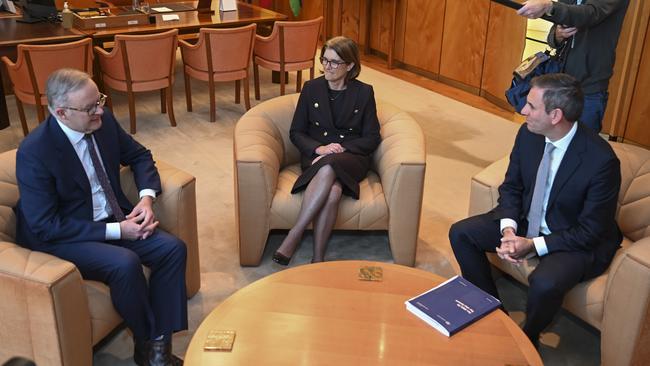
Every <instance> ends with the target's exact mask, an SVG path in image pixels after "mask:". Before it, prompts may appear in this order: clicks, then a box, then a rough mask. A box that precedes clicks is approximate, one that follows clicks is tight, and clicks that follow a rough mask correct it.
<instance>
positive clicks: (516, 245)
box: [497, 235, 535, 261]
mask: <svg viewBox="0 0 650 366" xmlns="http://www.w3.org/2000/svg"><path fill="white" fill-rule="evenodd" d="M501 247H502V248H508V251H507V253H504V254H508V255H509V256H510V257H511V258H514V259H517V260H519V261H521V260H523V259H524V258H526V256H527V255H528V254H529V253H531V252H533V251H534V250H535V244H534V243H533V240H532V239H529V238H524V237H522V236H516V235H512V236H504V237H503V238H501ZM497 252H499V251H497Z"/></svg>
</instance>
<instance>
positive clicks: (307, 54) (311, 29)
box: [265, 17, 323, 63]
mask: <svg viewBox="0 0 650 366" xmlns="http://www.w3.org/2000/svg"><path fill="white" fill-rule="evenodd" d="M322 23H323V17H318V18H316V19H312V20H303V21H280V22H275V24H274V25H273V31H271V34H270V35H269V37H268V38H269V39H271V40H272V41H273V43H274V46H272V48H271V50H272V52H271V53H270V54H266V55H265V58H267V59H268V60H269V61H273V62H282V61H284V62H285V63H293V62H305V61H313V60H314V56H315V55H316V47H317V46H318V36H319V35H320V27H321V24H322Z"/></svg>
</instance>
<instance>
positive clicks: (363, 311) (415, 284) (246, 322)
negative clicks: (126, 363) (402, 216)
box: [185, 261, 542, 366]
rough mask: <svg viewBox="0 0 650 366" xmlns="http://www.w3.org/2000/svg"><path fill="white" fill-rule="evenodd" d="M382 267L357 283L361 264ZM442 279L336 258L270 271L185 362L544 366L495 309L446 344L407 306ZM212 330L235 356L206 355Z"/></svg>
mask: <svg viewBox="0 0 650 366" xmlns="http://www.w3.org/2000/svg"><path fill="white" fill-rule="evenodd" d="M366 265H373V266H380V267H382V268H383V272H384V274H383V281H382V282H369V281H360V280H359V279H358V275H357V274H358V271H359V268H360V267H361V266H366ZM442 281H443V278H441V277H439V276H436V275H434V274H432V273H429V272H425V271H422V270H417V269H413V268H410V267H404V266H399V265H395V264H387V263H377V262H365V261H338V262H325V263H319V264H310V265H303V266H299V267H295V268H290V269H288V270H284V271H281V272H277V273H275V274H272V275H269V276H267V277H265V278H263V279H261V280H259V281H257V282H254V283H252V284H250V285H248V286H246V287H244V288H242V289H241V290H239V291H237V292H236V293H235V294H233V295H232V296H230V297H229V298H227V299H226V300H225V301H224V302H222V303H221V304H220V305H219V306H217V307H216V308H215V309H214V310H213V311H212V312H211V313H210V314H209V315H208V316H207V317H206V318H205V320H204V321H203V322H202V323H201V325H200V326H199V328H198V329H197V330H196V333H195V334H194V336H193V337H192V340H191V342H190V345H189V347H188V349H187V353H186V354H185V364H186V365H193V366H196V365H206V366H207V365H267V366H272V365H278V366H279V365H283V366H284V365H310V366H313V365H446V364H448V365H542V360H541V358H540V356H539V354H538V353H537V351H536V350H535V348H534V347H533V345H532V344H531V343H530V341H529V340H528V338H527V337H526V335H525V334H524V333H523V331H522V330H521V329H520V328H519V327H518V326H517V324H516V323H515V322H514V321H512V320H511V319H510V318H509V317H508V316H507V315H506V314H505V313H504V312H502V311H501V310H497V311H494V312H492V313H491V314H489V315H487V316H486V317H485V318H483V319H480V320H479V321H477V322H476V323H474V324H472V325H470V326H469V327H467V328H465V329H464V330H462V331H461V332H459V333H457V334H456V335H454V336H453V337H451V338H447V337H446V336H444V335H442V334H440V333H438V332H437V331H436V330H435V329H433V328H432V327H430V326H429V325H428V324H426V323H425V322H424V321H422V320H420V319H419V318H417V317H416V316H415V315H413V314H411V313H410V312H408V311H407V310H406V307H405V305H404V301H405V300H407V299H409V298H411V297H413V296H415V295H417V294H419V293H422V292H424V291H426V290H428V289H430V288H432V287H434V286H435V285H437V284H439V283H440V282H442ZM210 330H234V331H236V337H235V343H234V346H233V348H232V351H204V350H203V344H204V342H205V339H206V336H207V334H208V332H209V331H210Z"/></svg>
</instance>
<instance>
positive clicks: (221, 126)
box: [0, 58, 600, 365]
mask: <svg viewBox="0 0 650 366" xmlns="http://www.w3.org/2000/svg"><path fill="white" fill-rule="evenodd" d="M176 75H177V80H176V84H175V93H174V102H175V103H174V105H175V112H176V119H177V122H178V127H175V128H174V127H171V126H170V124H169V120H168V118H167V116H166V115H163V114H160V110H159V108H160V104H159V97H158V94H156V93H144V94H141V95H138V96H137V98H136V103H137V115H138V132H137V134H136V135H135V138H136V139H138V140H139V141H140V142H141V143H142V144H144V145H145V146H147V147H148V148H150V149H151V150H152V151H153V154H154V156H155V158H156V159H159V160H164V161H166V162H168V163H171V164H173V165H176V166H178V167H181V168H182V169H184V170H186V171H187V172H189V173H191V174H193V175H194V176H196V177H197V209H198V219H199V221H198V225H199V227H198V230H199V245H200V258H201V280H202V287H201V291H200V292H199V293H198V294H197V295H196V296H195V297H194V298H192V299H191V300H190V301H189V312H190V315H189V317H190V327H189V328H190V329H189V330H188V331H186V332H182V333H179V334H176V335H175V336H174V351H175V353H176V354H178V355H180V356H182V355H183V354H184V352H185V349H186V347H187V344H188V343H189V341H190V339H191V337H192V333H193V331H194V330H195V329H196V328H197V326H198V325H199V324H200V322H201V320H202V319H203V318H204V317H205V316H206V315H207V314H208V313H209V312H210V311H211V310H212V309H213V308H214V307H215V306H216V305H217V304H219V303H220V302H221V301H223V300H224V299H225V298H227V297H228V296H230V295H231V294H232V293H234V292H235V291H237V290H238V289H240V288H242V287H244V286H246V285H248V284H249V283H251V282H254V281H255V280H257V279H260V278H262V277H264V276H266V275H268V274H270V273H274V272H276V271H280V270H282V269H283V268H282V267H280V266H278V265H276V264H274V263H273V262H272V261H271V253H272V252H273V251H274V250H275V249H276V248H277V247H278V246H279V244H280V242H281V241H282V239H283V233H282V232H278V233H272V234H271V235H270V237H269V240H268V243H267V247H266V252H265V254H264V259H263V261H262V264H261V265H260V266H259V267H252V268H242V267H240V266H239V262H238V252H237V244H236V238H235V235H236V233H235V218H234V193H233V162H232V133H233V129H234V126H235V123H236V122H237V120H238V118H239V117H240V116H241V115H242V114H243V113H244V112H245V108H244V107H243V104H241V105H236V104H234V83H224V84H220V85H218V87H217V121H216V122H214V123H210V122H208V91H207V85H206V84H205V83H202V82H198V81H194V82H193V98H194V112H192V113H189V112H186V110H185V99H184V92H183V87H184V85H183V78H182V77H181V75H182V71H181V68H180V58H179V59H178V63H177V70H176ZM360 79H361V80H362V81H365V82H367V83H370V84H372V85H373V86H374V89H375V94H376V97H377V99H381V100H385V101H388V102H390V103H392V104H395V105H397V106H399V107H400V108H402V109H403V110H406V111H408V112H409V113H410V114H411V115H412V116H413V117H414V118H415V119H416V120H417V121H418V122H419V123H420V125H421V127H422V129H423V130H424V133H425V135H426V147H427V171H426V178H425V191H424V202H423V207H422V217H421V224H420V233H419V240H418V250H417V260H416V267H417V268H420V269H423V270H426V271H430V272H434V273H437V274H439V275H441V276H444V277H449V276H452V275H454V274H456V270H457V264H456V263H455V261H454V259H453V254H452V253H451V249H450V247H449V241H448V239H447V231H448V229H449V226H450V225H451V224H452V223H453V222H455V221H457V220H459V219H462V218H464V217H465V216H466V214H467V207H468V200H469V182H470V178H471V176H472V175H474V174H475V173H477V172H479V171H480V170H481V169H483V168H484V167H486V166H487V165H489V164H490V163H491V162H493V161H495V160H497V159H499V158H501V157H503V156H504V155H506V154H507V153H508V152H509V151H510V148H511V146H512V142H513V139H514V136H515V133H516V131H517V129H518V127H519V126H518V125H517V124H515V123H512V122H509V121H507V120H505V119H502V118H501V117H498V116H495V115H492V114H490V113H487V112H484V111H482V110H478V109H475V108H472V107H468V106H467V105H465V104H463V103H461V102H459V101H456V100H452V99H449V98H446V97H444V96H441V95H438V94H436V93H434V92H431V91H428V90H426V89H423V88H420V87H418V86H414V85H412V84H409V83H407V82H404V81H402V80H399V79H396V78H393V77H391V76H387V75H385V74H382V73H380V72H377V71H375V70H373V69H370V68H364V69H363V70H362V73H361V76H360ZM261 80H262V101H264V100H267V99H270V98H273V97H275V96H278V95H279V86H278V85H277V84H271V82H270V73H268V72H265V71H264V70H262V72H261ZM291 83H293V84H291ZM293 88H295V74H293V75H292V76H291V79H290V84H289V89H288V90H289V91H291V90H295V89H293ZM251 89H252V82H251ZM251 95H252V91H251ZM113 96H114V102H113V104H114V107H115V108H114V112H115V115H116V116H117V118H118V120H120V121H121V123H122V126H123V127H124V128H125V129H127V130H128V123H129V122H128V108H127V104H126V98H125V96H124V95H119V94H116V93H114V95H113ZM251 98H252V97H251ZM258 103H260V102H257V101H255V100H254V99H252V104H253V105H256V104H258ZM8 105H9V110H10V116H11V122H12V126H11V128H9V129H5V130H2V131H0V151H6V150H9V149H12V148H16V147H17V146H18V144H19V143H20V141H21V139H22V132H21V130H20V123H19V120H18V113H17V111H16V107H15V103H14V100H13V97H9V98H8ZM27 110H28V120H29V124H30V128H31V129H33V128H35V127H36V124H37V122H36V116H35V113H34V111H33V108H30V107H28V108H27ZM311 248H312V238H311V235H309V234H308V235H306V236H305V239H304V240H303V242H302V245H301V247H300V249H299V251H298V252H297V254H296V257H295V258H294V260H293V261H292V262H291V266H298V265H303V264H306V263H309V261H310V260H311ZM327 259H328V260H342V259H369V260H377V261H381V262H392V257H391V254H390V250H389V246H388V239H387V236H386V234H385V233H384V232H371V233H359V232H336V233H334V235H333V237H332V239H331V242H330V245H329V249H328V254H327ZM497 284H498V286H499V290H500V291H501V293H502V297H503V300H504V303H505V306H506V308H507V309H508V310H509V312H510V314H511V316H512V317H513V318H514V319H515V320H516V321H518V322H519V323H521V321H522V320H523V317H524V313H523V312H524V309H525V301H526V300H525V289H524V288H523V287H521V286H519V285H518V284H515V283H514V282H513V281H511V280H509V279H506V278H499V279H498V280H497ZM132 352H133V346H132V342H131V336H130V334H129V333H128V332H127V331H121V332H119V333H118V334H116V335H115V336H114V337H113V338H112V339H111V340H110V341H109V342H107V343H106V344H105V345H103V347H101V348H100V349H98V350H97V351H96V352H95V358H94V364H95V365H133V361H132V359H131V355H132ZM540 353H541V355H542V358H543V360H544V363H545V364H552V365H595V364H598V363H599V362H600V345H599V335H598V332H597V331H595V330H593V329H592V328H590V327H589V326H587V325H585V324H584V323H582V322H581V321H579V320H577V319H576V318H574V317H572V316H570V315H567V314H564V313H563V314H561V315H560V316H559V317H558V319H557V321H556V322H555V323H554V324H553V325H552V326H551V327H550V328H549V329H548V333H546V334H544V336H543V338H542V346H541V348H540Z"/></svg>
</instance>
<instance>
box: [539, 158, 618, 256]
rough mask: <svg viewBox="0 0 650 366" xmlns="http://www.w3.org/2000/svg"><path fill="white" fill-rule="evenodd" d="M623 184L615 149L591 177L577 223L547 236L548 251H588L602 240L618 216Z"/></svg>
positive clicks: (545, 238)
mask: <svg viewBox="0 0 650 366" xmlns="http://www.w3.org/2000/svg"><path fill="white" fill-rule="evenodd" d="M620 187H621V169H620V162H619V160H618V159H617V158H616V157H615V156H614V155H613V153H612V156H611V158H610V159H608V160H606V161H605V162H604V164H602V165H601V166H600V167H599V169H598V170H597V171H596V172H595V174H593V176H592V178H591V179H590V181H589V186H588V189H587V191H586V194H585V197H584V205H583V206H582V210H581V211H580V213H579V215H578V218H577V222H576V224H575V225H572V226H571V227H569V228H567V229H565V230H554V231H553V232H552V233H551V234H549V235H546V236H545V237H544V240H545V241H546V246H547V247H548V250H549V253H552V252H555V251H588V250H592V249H593V247H594V246H595V245H597V244H598V243H600V242H601V241H602V240H603V238H605V237H606V235H607V233H608V231H609V230H610V228H611V223H613V222H615V220H616V219H615V216H616V205H617V200H618V193H619V190H620Z"/></svg>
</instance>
